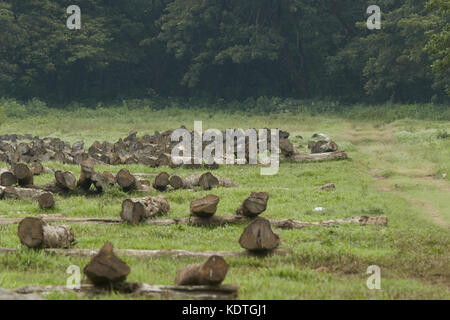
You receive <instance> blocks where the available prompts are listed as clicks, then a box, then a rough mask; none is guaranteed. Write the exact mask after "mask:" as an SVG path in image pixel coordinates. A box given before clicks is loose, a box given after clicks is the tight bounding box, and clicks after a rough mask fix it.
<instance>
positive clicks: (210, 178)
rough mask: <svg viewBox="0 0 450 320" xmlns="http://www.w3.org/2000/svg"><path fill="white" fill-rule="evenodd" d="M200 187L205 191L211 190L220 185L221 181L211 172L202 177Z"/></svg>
mask: <svg viewBox="0 0 450 320" xmlns="http://www.w3.org/2000/svg"><path fill="white" fill-rule="evenodd" d="M198 185H199V186H200V187H201V188H202V189H203V190H211V189H212V188H214V187H216V186H218V185H219V179H217V177H216V176H215V175H213V174H212V173H211V172H206V173H204V174H202V175H201V176H200V178H199V179H198Z"/></svg>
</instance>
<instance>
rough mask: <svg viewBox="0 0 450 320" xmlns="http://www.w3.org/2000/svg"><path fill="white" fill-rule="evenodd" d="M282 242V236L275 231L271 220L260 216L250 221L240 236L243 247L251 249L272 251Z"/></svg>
mask: <svg viewBox="0 0 450 320" xmlns="http://www.w3.org/2000/svg"><path fill="white" fill-rule="evenodd" d="M280 243H281V240H280V237H279V236H278V234H276V233H275V232H273V230H272V228H271V226H270V222H269V220H267V219H264V218H259V217H258V218H255V219H254V220H253V221H252V222H250V224H249V225H248V226H247V227H246V228H245V230H244V232H243V233H242V235H241V237H240V238H239V244H240V245H241V247H242V248H244V249H247V250H249V251H258V252H259V251H270V250H273V249H275V248H277V247H278V246H279V245H280Z"/></svg>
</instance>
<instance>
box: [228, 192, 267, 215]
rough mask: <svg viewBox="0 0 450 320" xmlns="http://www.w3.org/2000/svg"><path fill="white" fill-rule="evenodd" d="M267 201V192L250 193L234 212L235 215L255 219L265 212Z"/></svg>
mask: <svg viewBox="0 0 450 320" xmlns="http://www.w3.org/2000/svg"><path fill="white" fill-rule="evenodd" d="M268 200H269V194H268V193H267V192H252V193H251V194H250V197H248V198H247V199H245V200H244V202H242V204H241V205H240V206H239V208H238V209H237V210H236V214H237V215H240V216H246V217H250V218H252V217H256V216H258V215H260V214H261V213H263V212H264V211H265V210H266V208H267V201H268Z"/></svg>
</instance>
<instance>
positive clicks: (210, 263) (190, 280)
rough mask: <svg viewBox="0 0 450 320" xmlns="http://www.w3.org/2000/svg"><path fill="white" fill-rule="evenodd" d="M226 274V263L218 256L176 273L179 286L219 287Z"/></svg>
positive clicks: (176, 281) (176, 282)
mask: <svg viewBox="0 0 450 320" xmlns="http://www.w3.org/2000/svg"><path fill="white" fill-rule="evenodd" d="M227 272H228V263H227V262H226V261H225V260H224V259H223V258H222V257H220V256H211V257H210V258H209V259H208V260H206V261H205V262H203V263H197V264H191V265H188V266H187V267H185V268H183V269H181V270H180V271H178V273H177V276H176V278H175V284H176V285H179V286H201V285H220V284H221V283H222V281H223V280H225V277H226V275H227Z"/></svg>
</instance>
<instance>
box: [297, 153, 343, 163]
mask: <svg viewBox="0 0 450 320" xmlns="http://www.w3.org/2000/svg"><path fill="white" fill-rule="evenodd" d="M347 158H348V156H347V153H346V152H345V151H336V152H327V153H314V154H296V155H294V156H292V157H291V159H292V160H294V161H295V162H315V161H330V160H344V159H347Z"/></svg>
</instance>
